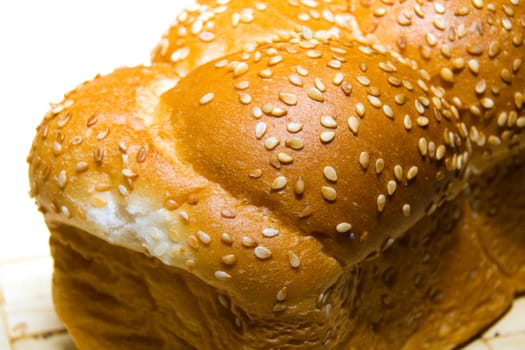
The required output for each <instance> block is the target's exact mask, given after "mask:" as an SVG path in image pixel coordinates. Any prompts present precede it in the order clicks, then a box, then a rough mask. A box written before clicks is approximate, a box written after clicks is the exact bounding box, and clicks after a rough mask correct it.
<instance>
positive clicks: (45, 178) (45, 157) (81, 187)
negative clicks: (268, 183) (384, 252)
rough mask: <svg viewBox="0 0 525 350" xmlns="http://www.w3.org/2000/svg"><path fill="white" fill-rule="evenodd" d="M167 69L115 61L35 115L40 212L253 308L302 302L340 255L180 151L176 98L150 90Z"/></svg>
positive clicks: (264, 310)
mask: <svg viewBox="0 0 525 350" xmlns="http://www.w3.org/2000/svg"><path fill="white" fill-rule="evenodd" d="M172 74H173V71H172V70H171V68H170V67H168V66H163V65H159V66H157V65H154V66H152V67H151V68H146V67H136V68H124V69H120V70H117V71H115V72H114V73H112V74H109V75H108V76H103V77H97V78H96V79H94V80H93V81H91V82H87V83H85V84H83V85H82V86H80V87H79V88H77V89H76V90H75V91H74V92H72V93H70V94H68V96H67V97H66V102H64V103H63V104H62V105H61V106H63V108H62V107H57V111H58V110H60V111H58V113H51V114H50V115H49V116H48V118H46V120H45V121H44V122H43V124H42V125H41V126H40V128H39V133H38V135H37V137H36V139H35V142H34V144H33V149H32V154H31V156H30V176H31V179H32V183H33V186H32V187H33V188H32V192H33V195H34V196H35V197H36V199H37V201H38V203H39V205H40V207H41V209H42V211H43V212H44V213H45V217H46V221H47V223H48V224H49V225H51V226H53V225H56V224H62V223H65V224H68V225H71V226H74V227H78V228H81V229H83V230H85V231H88V232H90V233H91V234H93V235H96V236H98V237H100V238H103V239H105V240H107V241H109V242H110V243H114V244H117V245H121V246H125V247H128V248H130V249H133V250H136V251H139V252H143V253H146V254H148V255H152V256H155V257H157V258H158V259H160V260H162V261H163V262H164V263H166V264H168V265H173V266H177V267H179V268H182V269H184V270H187V271H192V273H194V274H196V275H197V276H199V278H201V279H202V280H203V281H206V282H207V283H209V284H210V285H212V286H214V287H215V288H218V289H220V290H228V292H229V295H230V296H231V298H232V300H233V301H234V302H235V303H236V304H240V305H243V306H246V307H247V309H248V310H250V312H253V313H254V314H256V315H259V316H262V315H273V313H274V308H276V309H278V310H280V311H282V310H284V309H286V308H290V309H291V310H294V309H298V308H299V309H300V308H301V305H305V304H311V303H313V302H314V301H315V300H316V299H317V297H318V295H319V294H320V293H322V292H323V291H324V290H325V289H326V288H328V287H329V286H330V285H331V284H332V283H333V282H334V281H335V280H336V279H337V278H338V277H339V275H340V274H341V272H342V270H341V266H340V265H339V263H338V262H337V260H336V259H334V258H333V257H332V256H331V255H330V254H327V253H326V252H325V251H324V250H323V249H324V247H323V245H322V244H321V243H319V242H318V241H317V240H315V239H313V238H312V237H309V236H306V235H302V234H301V233H300V232H298V231H297V230H295V229H294V228H291V227H287V226H285V225H283V224H282V223H281V221H280V220H279V218H278V217H276V215H275V214H273V213H272V212H271V211H269V210H268V209H267V208H265V207H257V206H255V205H253V203H250V202H249V201H247V200H246V199H244V198H240V199H239V198H234V197H232V196H231V194H229V193H228V192H227V191H225V190H224V189H223V188H222V187H221V185H220V184H217V183H213V182H210V181H209V180H208V179H206V178H204V177H202V176H201V175H199V174H196V173H195V172H194V171H193V169H192V166H191V165H185V164H183V163H182V162H181V160H180V158H181V157H180V156H179V155H178V153H177V152H174V149H175V146H174V142H173V139H174V138H175V136H174V134H173V133H172V132H170V130H171V129H172V128H173V127H172V126H171V125H170V123H171V120H170V111H171V107H176V106H177V104H174V105H172V106H170V105H167V104H165V103H161V99H160V96H159V95H160V94H161V93H162V92H163V91H165V89H166V86H165V85H168V86H171V85H172V84H173V83H174V81H176V78H175V77H174V76H172ZM138 82H141V83H140V84H139V85H137V84H138ZM159 86H163V87H162V88H160V89H158V87H159ZM101 91H102V93H101ZM67 101H71V102H67ZM150 107H151V108H150ZM145 111H146V112H147V114H146V115H143V114H144V113H145ZM58 140H60V141H61V142H58ZM58 151H59V152H58ZM79 164H80V165H79ZM313 257H315V258H313ZM319 269H321V270H322V271H323V274H316V271H319ZM255 271H258V273H254V272H255ZM312 276H317V277H316V278H312ZM269 281H271V283H270V282H269ZM282 288H285V289H287V297H286V298H285V300H284V299H283V300H280V301H278V300H276V295H277V293H278V292H279V291H280V290H281V289H282ZM262 300H264V301H265V302H263V303H261V301H262ZM292 313H293V312H292Z"/></svg>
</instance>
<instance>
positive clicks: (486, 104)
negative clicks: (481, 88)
mask: <svg viewBox="0 0 525 350" xmlns="http://www.w3.org/2000/svg"><path fill="white" fill-rule="evenodd" d="M481 105H482V106H483V108H485V109H492V108H494V105H495V104H494V100H493V99H491V98H489V97H484V98H482V99H481Z"/></svg>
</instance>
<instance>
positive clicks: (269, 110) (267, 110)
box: [261, 103, 273, 114]
mask: <svg viewBox="0 0 525 350" xmlns="http://www.w3.org/2000/svg"><path fill="white" fill-rule="evenodd" d="M261 110H262V111H263V112H264V113H265V114H271V113H272V111H273V105H272V104H271V103H265V104H264V105H263V106H262V109H261Z"/></svg>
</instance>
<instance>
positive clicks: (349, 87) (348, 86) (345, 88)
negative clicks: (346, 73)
mask: <svg viewBox="0 0 525 350" xmlns="http://www.w3.org/2000/svg"><path fill="white" fill-rule="evenodd" d="M341 90H343V92H344V94H345V95H346V96H350V94H351V93H352V84H350V83H349V82H347V81H345V82H343V84H342V85H341Z"/></svg>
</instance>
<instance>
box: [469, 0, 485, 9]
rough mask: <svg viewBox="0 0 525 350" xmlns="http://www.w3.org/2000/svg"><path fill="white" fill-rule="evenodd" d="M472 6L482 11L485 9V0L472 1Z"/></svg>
mask: <svg viewBox="0 0 525 350" xmlns="http://www.w3.org/2000/svg"><path fill="white" fill-rule="evenodd" d="M472 5H474V7H475V8H477V9H478V10H479V9H482V8H483V0H472Z"/></svg>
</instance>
